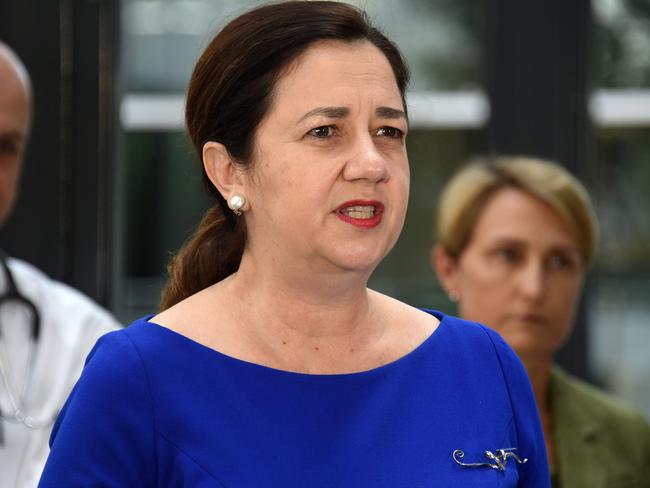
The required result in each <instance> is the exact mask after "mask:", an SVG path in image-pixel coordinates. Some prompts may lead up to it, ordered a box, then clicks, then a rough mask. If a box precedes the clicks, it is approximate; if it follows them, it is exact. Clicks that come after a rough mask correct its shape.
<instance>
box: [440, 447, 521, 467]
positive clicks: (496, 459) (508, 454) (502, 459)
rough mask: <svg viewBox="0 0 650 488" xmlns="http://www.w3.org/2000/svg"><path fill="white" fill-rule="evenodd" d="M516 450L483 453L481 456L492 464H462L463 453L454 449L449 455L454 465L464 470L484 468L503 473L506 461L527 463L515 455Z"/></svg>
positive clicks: (508, 449) (510, 448) (514, 448)
mask: <svg viewBox="0 0 650 488" xmlns="http://www.w3.org/2000/svg"><path fill="white" fill-rule="evenodd" d="M516 450H517V448H516V447H509V448H507V449H497V450H496V451H494V452H492V451H485V452H484V453H483V455H484V456H485V457H486V458H487V459H488V460H489V461H492V462H482V463H464V462H462V461H461V459H463V458H464V457H465V453H464V452H463V451H461V450H460V449H456V450H455V451H454V452H453V454H452V455H451V457H452V458H454V461H456V464H459V465H461V466H463V467H465V468H479V467H486V468H492V469H498V470H499V471H505V470H506V464H507V463H508V459H513V460H514V461H515V462H516V463H517V464H524V463H526V462H528V459H526V458H524V459H521V458H520V457H519V456H517V455H516V454H515V451H516Z"/></svg>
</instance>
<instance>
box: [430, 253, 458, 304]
mask: <svg viewBox="0 0 650 488" xmlns="http://www.w3.org/2000/svg"><path fill="white" fill-rule="evenodd" d="M431 267H432V268H433V269H434V271H435V272H436V275H437V276H438V281H439V282H440V285H441V286H442V288H443V289H444V290H445V292H446V293H447V295H448V296H449V297H450V298H451V297H457V296H458V293H459V290H458V283H457V281H458V278H457V276H458V263H457V261H456V259H454V258H453V257H451V256H450V255H449V253H447V251H445V250H444V249H443V248H442V246H440V245H439V244H437V245H435V246H433V248H432V249H431ZM452 300H453V298H452Z"/></svg>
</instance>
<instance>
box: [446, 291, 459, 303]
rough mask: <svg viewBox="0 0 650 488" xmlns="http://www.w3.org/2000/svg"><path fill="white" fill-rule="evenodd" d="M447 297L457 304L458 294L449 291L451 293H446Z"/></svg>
mask: <svg viewBox="0 0 650 488" xmlns="http://www.w3.org/2000/svg"><path fill="white" fill-rule="evenodd" d="M447 297H448V298H449V300H451V301H452V302H457V301H458V300H459V299H460V293H458V292H457V291H454V290H451V291H449V292H448V293H447Z"/></svg>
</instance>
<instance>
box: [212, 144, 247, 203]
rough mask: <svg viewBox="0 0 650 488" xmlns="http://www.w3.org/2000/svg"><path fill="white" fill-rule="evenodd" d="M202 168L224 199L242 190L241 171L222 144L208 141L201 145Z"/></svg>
mask: <svg viewBox="0 0 650 488" xmlns="http://www.w3.org/2000/svg"><path fill="white" fill-rule="evenodd" d="M203 168H204V169H205V172H206V174H207V175H208V178H209V179H210V181H211V182H212V184H213V185H214V186H215V188H216V189H217V190H218V191H219V193H221V195H222V196H223V198H224V199H225V200H226V201H228V200H229V198H230V197H231V196H232V195H233V194H236V193H240V192H241V191H242V179H241V171H239V170H238V169H237V167H236V165H235V162H234V161H233V159H232V157H231V156H230V153H229V152H228V150H227V149H226V146H224V145H223V144H221V143H219V142H214V141H208V142H206V143H205V144H204V145H203Z"/></svg>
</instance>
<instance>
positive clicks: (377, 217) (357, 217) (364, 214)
mask: <svg viewBox="0 0 650 488" xmlns="http://www.w3.org/2000/svg"><path fill="white" fill-rule="evenodd" d="M334 213H336V216H337V217H338V218H339V219H341V220H342V221H343V222H347V223H348V224H352V225H354V226H355V227H360V228H363V229H371V228H373V227H377V226H378V225H379V224H380V223H381V218H382V215H383V213H384V204H383V203H381V202H378V201H377V200H350V201H348V202H345V203H343V204H342V205H340V206H339V207H338V208H337V209H336V210H335V211H334Z"/></svg>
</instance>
